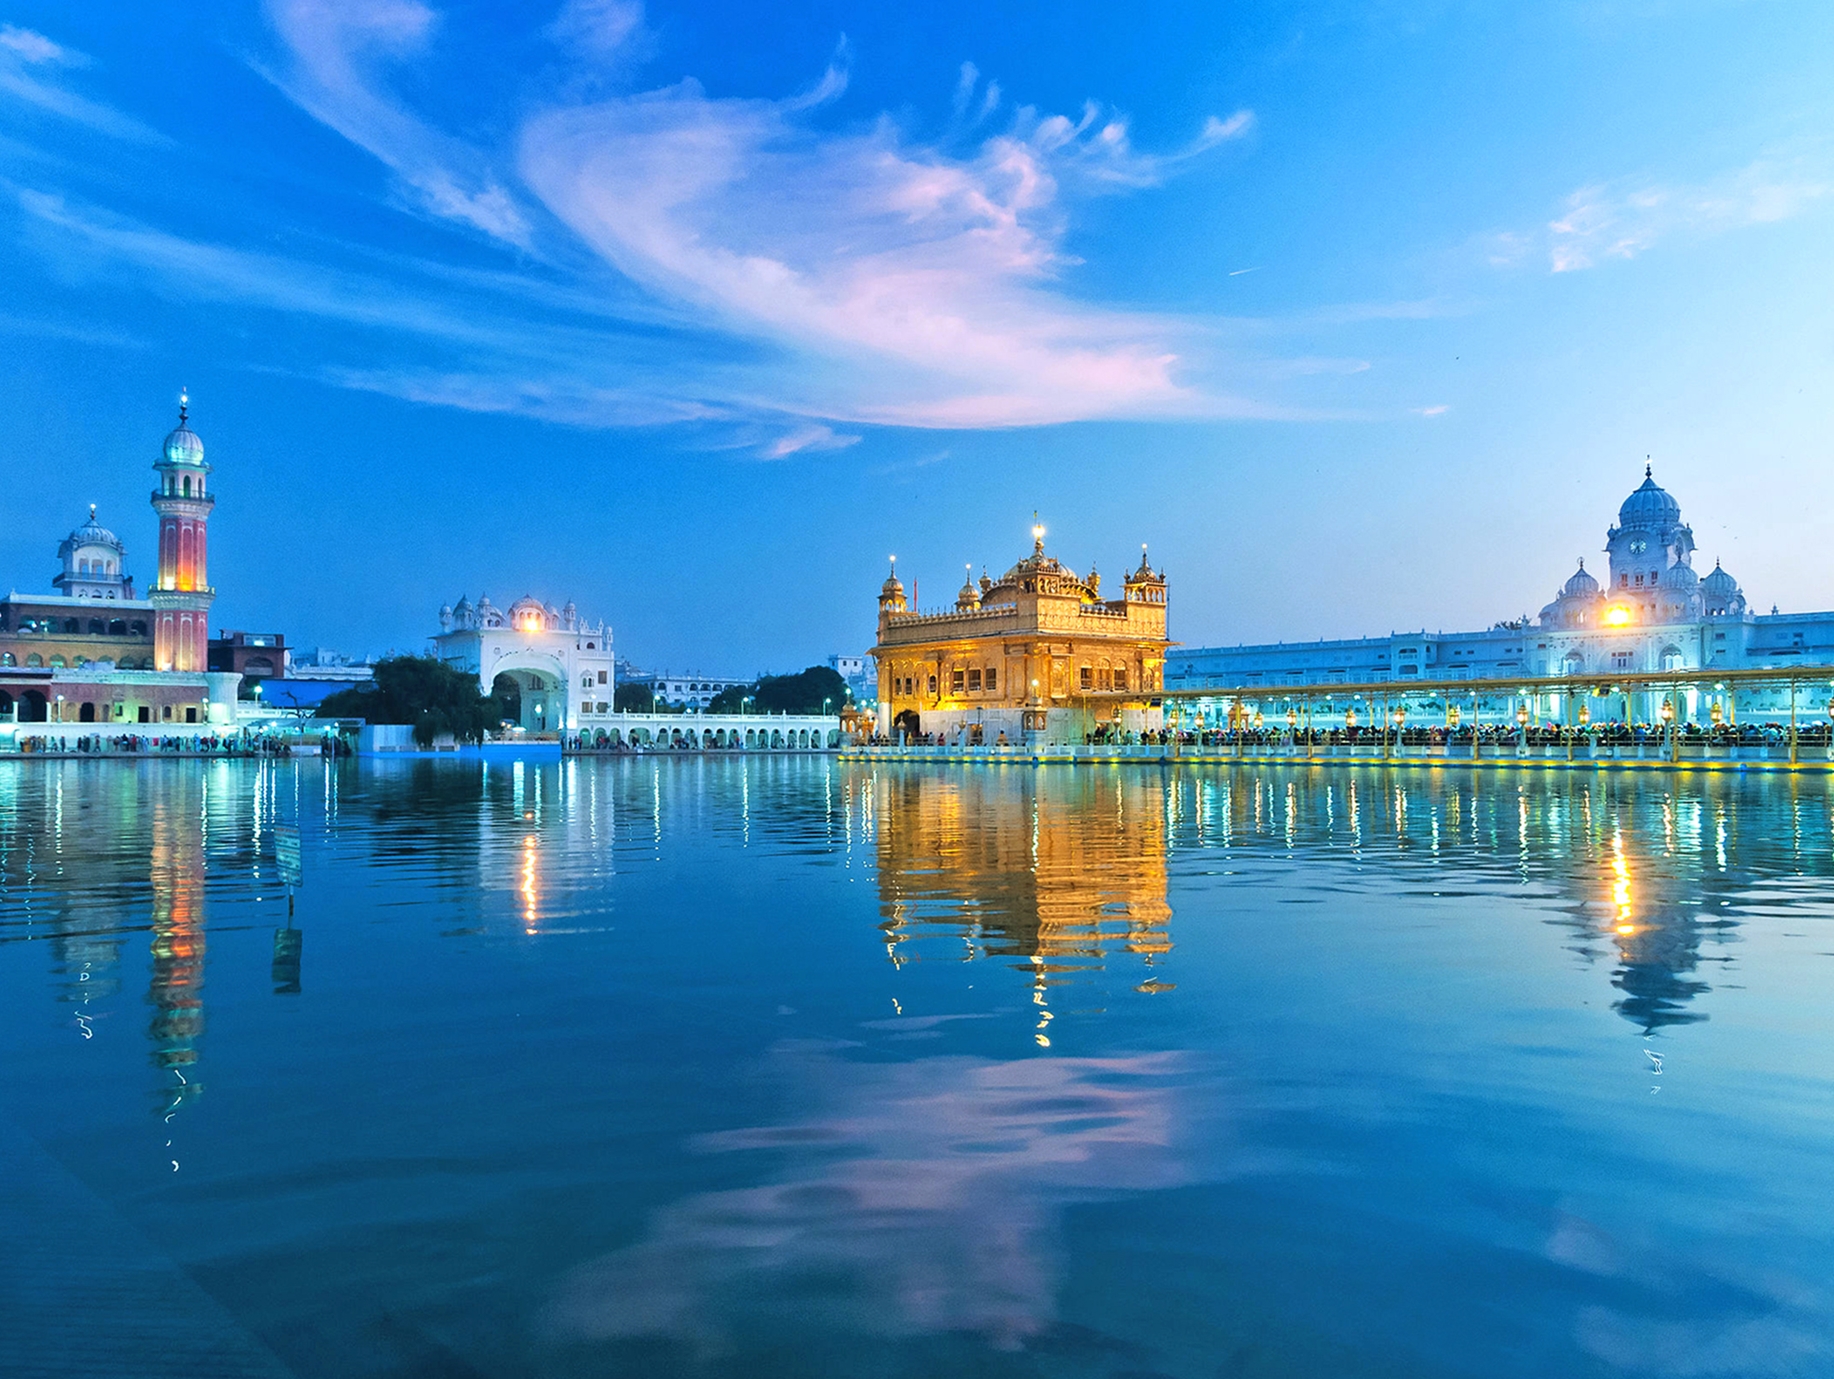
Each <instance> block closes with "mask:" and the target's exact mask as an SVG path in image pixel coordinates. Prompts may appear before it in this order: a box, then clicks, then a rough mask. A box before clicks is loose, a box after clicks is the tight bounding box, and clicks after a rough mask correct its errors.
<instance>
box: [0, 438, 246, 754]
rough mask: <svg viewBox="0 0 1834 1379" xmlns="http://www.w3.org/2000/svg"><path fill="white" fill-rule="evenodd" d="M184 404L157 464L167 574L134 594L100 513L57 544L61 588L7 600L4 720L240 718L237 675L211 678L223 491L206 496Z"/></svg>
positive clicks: (219, 721)
mask: <svg viewBox="0 0 1834 1379" xmlns="http://www.w3.org/2000/svg"><path fill="white" fill-rule="evenodd" d="M188 417H189V405H188V403H187V402H183V401H181V403H180V405H179V412H178V425H177V427H176V428H174V429H173V430H172V431H171V433H170V434H168V435H167V436H166V438H165V441H164V443H163V444H162V445H161V447H160V452H159V458H158V459H157V460H156V461H155V462H154V464H153V468H154V471H155V472H156V474H157V475H158V484H157V487H156V488H155V489H154V491H153V494H152V505H153V510H154V512H155V513H156V514H157V515H158V518H159V569H158V573H157V575H156V576H155V578H154V580H153V587H152V589H150V590H149V591H148V592H147V596H146V597H145V598H136V597H135V596H134V594H135V590H134V580H133V577H132V576H131V575H129V574H128V572H127V547H126V545H125V543H123V542H122V540H121V539H120V538H119V537H118V536H116V535H115V533H114V532H112V531H110V530H109V529H108V528H106V527H104V526H102V525H101V524H100V522H98V521H97V520H96V510H95V507H94V506H93V505H92V506H91V507H90V509H89V520H88V521H87V522H85V523H83V524H82V525H81V526H79V527H77V528H76V530H74V531H72V532H71V533H70V534H69V535H68V536H67V537H65V538H64V540H63V541H62V542H61V543H60V544H59V546H58V548H57V554H58V559H59V561H60V563H61V566H62V568H61V569H60V571H59V572H58V574H57V576H56V577H55V579H53V581H52V584H53V586H54V587H55V588H56V589H57V590H58V592H57V593H55V594H45V595H21V594H18V593H12V594H8V595H7V596H6V597H4V598H0V725H4V728H5V729H7V730H9V731H8V732H7V733H6V736H9V737H10V736H13V735H15V734H13V733H12V732H11V731H10V730H11V729H12V727H13V725H15V724H33V723H60V722H61V723H72V724H90V723H93V724H117V725H121V726H126V725H129V724H160V725H162V726H164V725H178V724H192V725H200V726H203V725H213V726H218V727H221V726H225V725H227V724H229V723H231V722H232V721H233V720H234V715H235V702H236V685H237V681H238V680H239V677H238V676H236V675H234V674H227V675H216V676H212V675H210V674H209V673H208V671H209V664H208V655H207V651H206V647H207V643H208V638H209V629H208V622H209V616H210V606H211V603H212V602H213V600H214V599H215V597H216V592H215V590H213V589H212V588H210V586H209V583H208V581H207V578H206V571H205V528H206V525H207V522H208V519H209V515H210V510H211V507H212V506H213V505H214V504H215V502H216V500H215V498H213V497H211V496H210V495H209V494H208V493H207V492H206V491H205V476H206V475H207V474H208V473H209V472H210V466H209V465H207V464H205V463H204V443H203V441H202V440H200V439H199V438H198V435H197V433H196V432H195V431H193V430H192V429H191V427H190V424H189V420H188Z"/></svg>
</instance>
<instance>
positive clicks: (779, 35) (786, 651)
mask: <svg viewBox="0 0 1834 1379" xmlns="http://www.w3.org/2000/svg"><path fill="white" fill-rule="evenodd" d="M0 24H3V25H4V27H3V28H0V246H3V252H0V265H4V268H3V273H4V276H3V277H0V283H3V284H4V287H5V296H4V300H0V357H3V358H4V362H5V376H6V379H7V387H6V388H5V389H4V390H3V391H0V425H4V426H5V428H6V430H7V433H8V434H10V435H12V436H13V437H14V438H15V439H14V445H13V450H14V456H15V459H14V463H13V465H12V466H10V468H9V473H8V479H7V483H6V488H5V495H6V496H5V500H4V501H5V513H6V517H7V520H6V521H5V522H4V524H0V584H10V585H11V586H13V587H16V588H19V589H21V590H40V589H46V588H48V587H49V579H50V576H51V574H52V573H53V561H52V555H51V553H52V550H53V548H54V547H55V544H56V542H57V540H58V539H59V537H60V536H61V534H62V533H63V532H64V531H67V530H68V529H69V528H70V527H71V526H73V525H75V523H76V521H77V520H78V518H79V517H80V515H81V513H82V511H83V508H84V505H85V504H87V503H90V502H95V503H97V504H99V505H100V508H101V512H102V516H103V518H104V520H105V521H106V522H108V523H109V524H110V525H113V526H114V527H116V529H117V530H118V531H119V532H120V533H121V534H122V536H123V537H124V538H125V539H126V541H127V542H128V545H129V551H130V564H131V565H132V567H133V568H135V569H136V570H138V571H139V572H141V573H142V574H143V576H144V574H145V572H147V571H150V570H151V568H152V563H153V562H152V543H153V530H152V521H151V513H150V510H149V509H148V508H147V506H146V494H147V491H148V489H149V487H150V477H149V474H148V471H147V468H146V467H147V466H148V465H150V463H151V461H152V459H153V456H154V451H155V449H156V447H157V444H158V441H159V439H160V437H161V436H162V435H163V434H164V431H165V430H166V428H167V427H168V426H169V424H170V420H171V416H172V412H173V405H174V400H175V396H176V393H177V391H178V389H179V387H180V386H181V385H184V386H188V387H189V388H190V390H191V394H192V398H193V401H194V417H195V420H196V423H197V426H198V429H199V431H200V433H201V434H202V435H203V436H204V439H205V442H206V444H207V446H208V447H209V452H210V458H211V460H212V462H213V463H214V464H215V465H216V467H217V473H216V479H215V483H216V490H217V494H218V499H219V504H218V509H217V516H216V518H215V520H214V524H213V532H212V571H211V573H212V577H213V580H214V582H215V583H216V585H217V586H218V589H219V591H220V593H219V599H218V605H217V609H218V619H217V620H218V621H219V622H220V623H222V624H224V625H227V626H239V627H248V628H269V627H273V628H280V629H283V630H285V631H287V632H288V633H289V635H290V637H291V638H292V639H293V640H294V641H295V642H296V643H298V644H301V645H312V644H316V643H323V644H325V645H329V646H337V647H342V648H348V649H351V650H369V649H382V648H386V647H403V648H407V647H413V646H416V645H418V644H419V642H420V641H421V639H422V638H424V636H425V635H426V634H427V632H429V631H430V630H431V629H432V626H433V622H434V615H435V613H436V611H437V609H438V607H439V605H440V604H441V603H442V602H446V601H450V600H454V599H456V598H457V597H458V596H459V595H460V594H461V593H467V594H470V595H471V596H472V597H473V598H475V597H477V596H478V594H480V593H489V594H490V595H491V596H492V597H493V598H494V599H496V600H497V601H499V602H500V603H501V602H507V601H508V600H509V599H512V598H514V597H516V596H517V595H519V594H521V593H523V592H525V591H533V592H536V593H538V594H541V595H543V596H545V597H548V598H550V599H552V600H554V601H555V602H563V601H565V600H566V599H568V598H572V599H574V600H576V601H577V602H578V603H579V605H580V606H581V608H582V609H583V610H586V611H588V612H590V613H593V614H595V615H598V616H604V617H606V618H609V619H610V620H611V621H612V623H613V625H614V628H615V630H616V636H617V640H618V644H619V646H620V648H621V650H622V651H623V652H624V653H625V654H627V655H629V656H631V657H633V658H634V659H636V660H637V661H639V662H640V663H645V664H655V665H659V666H661V665H667V666H672V667H676V668H687V667H690V666H693V667H699V668H703V669H706V670H709V671H716V670H717V671H751V670H755V669H759V668H763V667H775V668H789V667H793V666H799V665H802V664H807V663H809V662H811V661H814V660H818V659H820V658H821V657H823V656H825V655H827V654H828V653H829V652H832V651H842V650H846V651H857V650H860V649H863V648H864V647H865V646H867V645H869V644H870V641H871V635H872V618H873V596H874V593H875V591H876V588H877V585H878V582H879V580H880V579H881V578H883V570H884V565H885V557H886V555H887V553H889V552H893V551H895V552H896V553H897V554H898V556H899V558H900V560H899V564H900V569H901V570H902V571H905V572H906V573H907V576H915V577H916V578H917V579H918V581H919V582H920V589H921V594H922V601H923V602H924V603H925V604H926V605H928V604H939V603H943V602H946V601H948V600H949V599H951V598H952V597H953V592H954V590H955V588H956V587H957V585H958V584H959V581H960V577H961V572H962V569H963V565H964V563H965V562H970V561H971V562H973V563H974V567H975V570H976V572H977V574H978V572H979V570H980V568H981V566H982V565H983V564H985V565H987V566H988V567H989V568H991V569H993V571H994V572H995V573H997V572H998V571H999V569H1001V568H1003V567H1004V566H1005V565H1006V564H1008V563H1010V562H1011V560H1012V559H1014V558H1016V557H1017V556H1018V555H1019V554H1022V553H1023V551H1024V549H1025V546H1026V543H1027V534H1026V533H1027V528H1029V526H1030V524H1031V521H1032V511H1033V509H1037V510H1038V511H1039V512H1040V513H1041V514H1042V516H1043V520H1044V521H1045V522H1046V524H1047V526H1048V527H1049V529H1050V538H1049V540H1050V545H1051V547H1052V549H1054V550H1055V551H1057V552H1058V553H1059V554H1061V555H1062V556H1063V557H1064V558H1065V559H1068V560H1070V561H1072V562H1073V563H1075V564H1077V565H1079V566H1085V567H1086V566H1089V565H1095V566H1097V567H1098V568H1100V569H1101V570H1103V571H1104V572H1114V573H1118V572H1119V571H1120V569H1121V568H1122V567H1123V566H1124V565H1126V564H1128V563H1130V562H1131V561H1132V560H1135V559H1137V558H1138V552H1139V545H1140V543H1141V542H1142V541H1145V542H1150V543H1151V549H1152V554H1153V558H1154V560H1155V563H1158V564H1162V565H1164V566H1165V567H1167V568H1168V570H1169V572H1170V574H1171V577H1172V581H1173V583H1172V616H1173V630H1174V635H1175V636H1176V637H1178V638H1179V639H1180V640H1183V641H1185V642H1187V643H1192V644H1202V643H1207V642H1215V641H1239V640H1259V639H1263V638H1265V639H1270V640H1271V639H1275V638H1288V639H1294V638H1302V637H1310V636H1319V635H1351V634H1357V633H1364V632H1384V631H1387V630H1389V629H1391V628H1399V627H1417V626H1426V627H1443V628H1447V629H1450V628H1455V627H1469V626H1483V625H1487V624H1489V623H1490V622H1492V621H1495V620H1496V619H1498V618H1502V617H1508V616H1513V615H1516V614H1519V613H1522V612H1525V611H1526V612H1532V611H1534V610H1535V609H1538V608H1539V607H1540V606H1541V605H1542V604H1543V603H1545V602H1546V601H1547V600H1548V599H1549V598H1550V597H1551V596H1552V594H1553V592H1554V589H1555V587H1556V586H1557V585H1558V584H1559V583H1560V582H1561V581H1562V580H1564V578H1565V577H1566V575H1567V574H1568V573H1570V571H1571V569H1572V565H1573V562H1574V560H1575V558H1576V557H1578V556H1580V555H1592V554H1593V553H1595V552H1597V551H1598V550H1599V548H1600V547H1601V545H1602V543H1603V537H1604V529H1605V527H1606V526H1607V524H1608V523H1609V521H1610V519H1611V517H1612V515H1613V513H1614V512H1615V509H1616V506H1617V504H1618V502H1619V501H1620V500H1621V499H1622V497H1623V495H1624V494H1625V493H1626V492H1628V491H1629V489H1630V488H1632V487H1634V485H1635V484H1636V483H1637V482H1638V481H1639V480H1640V479H1641V467H1642V464H1643V457H1644V456H1645V455H1650V456H1653V459H1654V463H1655V465H1656V473H1657V477H1658V478H1659V479H1660V480H1661V481H1662V482H1664V483H1665V484H1666V485H1667V486H1668V487H1669V488H1670V489H1671V490H1672V491H1673V492H1674V493H1675V494H1676V496H1677V497H1678V498H1679V499H1680V500H1681V502H1682V505H1683V510H1684V513H1685V515H1686V516H1687V517H1688V519H1689V520H1690V521H1691V522H1692V523H1693V525H1694V528H1695V534H1696V537H1697V539H1698V541H1699V543H1700V547H1701V557H1704V559H1702V558H1701V557H1697V564H1700V565H1702V567H1703V569H1704V568H1710V566H1711V562H1712V560H1713V559H1714V558H1715V557H1719V558H1723V559H1724V561H1725V564H1726V566H1727V568H1728V569H1731V570H1732V571H1733V572H1734V573H1735V574H1736V575H1737V576H1738V577H1739V579H1740V580H1741V581H1742V582H1743V584H1744V586H1745V588H1746V591H1747V593H1748V594H1749V595H1750V597H1751V599H1752V601H1753V603H1754V604H1755V605H1757V606H1760V607H1768V606H1769V605H1770V604H1772V603H1777V604H1780V605H1782V606H1783V607H1784V608H1785V609H1802V608H1828V607H1834V562H1830V561H1829V560H1828V558H1827V556H1826V549H1827V545H1826V543H1827V536H1826V526H1827V514H1828V513H1829V511H1830V510H1831V508H1834V503H1831V501H1830V500H1834V465H1830V463H1829V460H1830V454H1829V451H1830V438H1831V437H1834V426H1831V424H1830V423H1831V421H1834V417H1831V415H1830V413H1831V410H1834V409H1831V407H1830V402H1831V400H1834V387H1831V383H1834V378H1831V374H1834V368H1831V365H1834V309H1831V308H1834V253H1831V252H1830V250H1831V248H1834V233H1831V231H1834V81H1830V80H1829V74H1830V72H1834V7H1830V6H1826V5H1823V4H1812V3H1801V4H1790V3H1768V4H1766V3H1732V2H1731V0H1694V2H1693V3H1688V2H1686V0H1675V2H1674V3H1660V2H1659V0H1640V2H1636V3H1633V2H1632V0H1624V2H1623V3H1612V2H1611V0H1598V2H1597V3H1577V2H1575V3H1547V4H1539V5H1537V4H1523V5H1517V6H1503V5H1494V4H1485V3H1441V4H1434V3H1430V0H1429V2H1425V3H1421V2H1418V0H1416V2H1414V3H1399V2H1398V0H1397V2H1396V3H1386V2H1383V0H1372V2H1371V3H1362V4H1349V3H1312V4H1300V3H1296V4H1286V5H1274V4H1264V5H1224V4H1217V3H1214V0H1212V3H1207V4H1198V5H1189V6H1172V5H1161V6H1147V7H1132V8H1129V7H1115V6H1110V5H1077V4H1063V3H1053V4H1049V5H1045V4H1037V5H1006V6H998V7H994V6H986V5H962V6H954V5H948V4H932V5H927V6H921V7H892V6H883V5H874V6H855V5H849V4H839V3H829V4H804V5H778V6H767V7H760V6H738V5H715V4H705V5H696V6H671V5H668V4H665V3H652V4H649V5H647V6H643V5H638V4H633V3H627V2H625V0H572V3H564V4H563V3H560V0H554V3H552V4H549V5H547V6H545V7H544V6H541V5H513V6H512V5H507V4H483V3H470V4H458V3H447V4H443V5H435V4H432V3H422V0H339V3H331V0H323V2H322V3H320V2H318V0H274V3H270V4H267V5H265V6H263V5H248V6H240V7H239V6H235V5H229V4H224V5H212V6H196V5H180V4H163V5H162V4H146V5H134V6H84V7H79V6H70V5H66V4H31V3H26V4H12V5H8V6H6V7H4V9H0Z"/></svg>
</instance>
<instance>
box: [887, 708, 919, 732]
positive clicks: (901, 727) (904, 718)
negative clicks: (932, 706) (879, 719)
mask: <svg viewBox="0 0 1834 1379" xmlns="http://www.w3.org/2000/svg"><path fill="white" fill-rule="evenodd" d="M921 724H922V720H921V719H919V718H918V717H917V711H916V710H915V709H906V710H904V711H903V712H902V713H900V714H899V715H898V716H897V717H896V718H894V719H892V731H893V733H903V734H904V736H905V737H906V738H913V737H916V736H917V734H918V733H919V732H920V731H921V730H922V728H921Z"/></svg>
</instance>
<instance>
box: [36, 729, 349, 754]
mask: <svg viewBox="0 0 1834 1379" xmlns="http://www.w3.org/2000/svg"><path fill="white" fill-rule="evenodd" d="M15 749H16V750H17V751H20V752H26V753H31V754H33V755H37V756H204V757H290V756H292V755H293V746H292V744H291V743H289V742H287V741H286V740H284V739H282V738H277V737H265V736H258V737H251V736H244V735H241V734H236V735H231V736H218V735H215V734H211V735H204V736H200V735H197V734H187V735H185V736H182V737H179V736H154V735H149V734H145V733H88V734H85V735H83V736H81V737H75V738H67V737H22V738H18V739H16V741H15ZM319 750H320V751H321V752H322V753H324V754H326V755H340V754H347V753H348V748H345V747H343V745H342V744H341V743H340V742H339V740H338V739H337V738H336V737H335V736H333V735H331V734H326V736H325V737H324V738H323V739H322V740H321V742H320V744H319Z"/></svg>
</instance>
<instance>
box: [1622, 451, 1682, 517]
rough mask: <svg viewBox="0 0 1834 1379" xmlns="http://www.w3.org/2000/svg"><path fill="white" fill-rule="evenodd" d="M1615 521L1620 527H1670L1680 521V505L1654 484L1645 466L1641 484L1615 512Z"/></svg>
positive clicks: (1653, 477) (1659, 486)
mask: <svg viewBox="0 0 1834 1379" xmlns="http://www.w3.org/2000/svg"><path fill="white" fill-rule="evenodd" d="M1617 520H1618V525H1619V526H1620V527H1665V526H1670V525H1673V524H1674V523H1676V522H1679V521H1680V520H1681V504H1679V503H1677V502H1676V501H1675V500H1674V498H1673V497H1671V496H1670V494H1669V492H1668V490H1667V489H1665V488H1663V487H1662V486H1661V485H1660V484H1658V483H1657V482H1656V480H1655V476H1654V475H1653V474H1652V473H1651V471H1650V469H1649V467H1648V466H1647V465H1645V466H1644V469H1643V482H1642V483H1641V484H1640V485H1638V486H1637V490H1636V492H1634V493H1632V494H1631V495H1630V496H1629V497H1628V498H1626V499H1625V500H1624V505H1623V506H1622V507H1620V508H1619V509H1618V510H1617Z"/></svg>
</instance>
